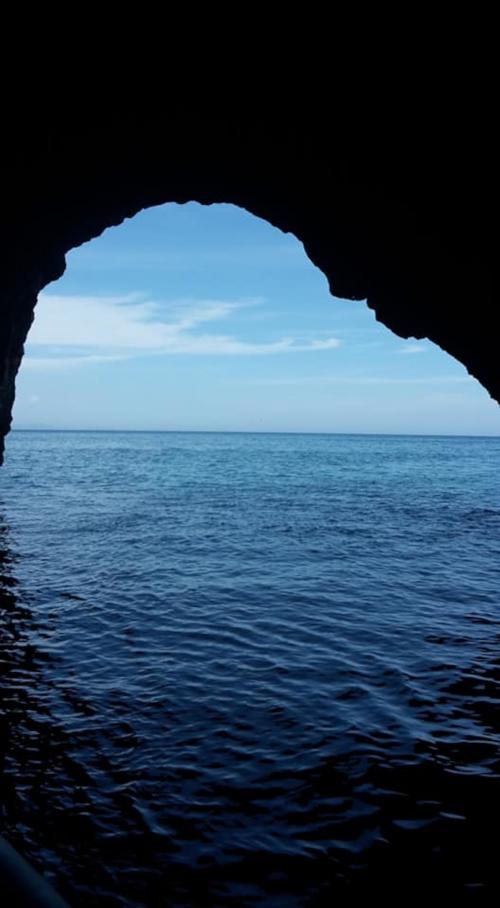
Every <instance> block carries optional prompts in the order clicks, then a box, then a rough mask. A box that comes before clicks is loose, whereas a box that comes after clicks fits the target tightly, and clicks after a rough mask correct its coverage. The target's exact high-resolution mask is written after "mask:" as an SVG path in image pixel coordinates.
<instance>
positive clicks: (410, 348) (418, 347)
mask: <svg viewBox="0 0 500 908" xmlns="http://www.w3.org/2000/svg"><path fill="white" fill-rule="evenodd" d="M428 350H429V347H428V346H427V344H406V346H405V347H400V349H399V350H398V353H409V354H412V353H427V352H428Z"/></svg>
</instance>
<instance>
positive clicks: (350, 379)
mask: <svg viewBox="0 0 500 908" xmlns="http://www.w3.org/2000/svg"><path fill="white" fill-rule="evenodd" d="M474 382H475V379H474V378H472V377H471V376H470V375H434V376H425V377H415V378H413V377H410V378H408V377H405V376H384V375H349V374H346V375H304V376H297V377H295V376H291V377H288V376H286V377H284V378H268V379H266V378H257V379H255V380H253V381H252V382H251V384H252V385H259V386H280V387H281V386H289V385H290V386H294V387H301V386H307V385H318V386H321V385H457V384H458V385H461V384H464V383H465V384H472V383H474ZM247 383H248V382H247Z"/></svg>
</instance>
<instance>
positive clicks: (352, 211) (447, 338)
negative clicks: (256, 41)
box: [0, 54, 500, 439]
mask: <svg viewBox="0 0 500 908" xmlns="http://www.w3.org/2000/svg"><path fill="white" fill-rule="evenodd" d="M485 57H487V55H486V54H485ZM443 65H444V64H443ZM455 77H456V73H455ZM486 77H487V73H486V74H485V73H483V72H480V73H479V74H477V79H478V84H479V82H481V80H482V82H481V85H482V88H481V91H479V90H478V91H477V92H475V91H474V89H473V86H471V85H466V86H465V87H464V86H463V85H461V84H458V82H457V81H456V78H455V82H453V83H452V85H451V88H450V85H448V84H446V85H445V84H444V81H443V84H441V85H437V84H434V83H431V80H429V85H428V86H420V85H418V86H417V87H414V88H413V90H412V91H411V92H410V91H409V89H408V90H406V89H405V90H403V89H401V90H400V94H399V96H398V97H396V96H394V99H393V101H392V102H388V101H387V100H384V99H385V97H386V96H385V95H378V96H377V94H376V92H373V93H372V96H371V97H370V98H368V97H365V98H364V100H363V101H360V99H355V98H354V97H352V96H350V97H348V98H345V99H344V102H343V104H340V103H339V98H338V93H337V95H336V96H335V98H334V100H332V101H329V105H327V106H326V107H322V108H321V109H318V110H313V109H312V108H311V109H310V110H308V109H307V107H305V106H304V105H300V104H297V105H296V109H294V110H293V111H292V112H287V111H285V110H283V109H282V108H276V110H273V112H272V115H269V116H267V115H266V114H265V113H264V112H263V111H262V110H260V111H259V112H258V113H256V112H255V110H254V112H251V110H250V109H249V110H247V111H245V110H244V109H242V108H241V105H240V108H241V109H237V108H234V111H235V112H232V111H233V108H230V107H229V106H228V109H227V110H226V111H224V110H223V108H222V105H221V106H220V107H219V109H218V110H217V111H215V110H212V109H210V110H209V109H208V107H207V108H206V109H204V110H193V109H189V110H187V111H185V112H184V113H183V114H177V115H176V114H172V112H171V111H169V112H168V113H167V112H166V113H162V112H161V111H162V108H158V110H157V111H156V112H155V114H154V115H150V114H147V113H145V112H141V111H137V110H134V109H125V110H123V109H122V110H118V109H117V108H116V104H115V106H114V107H113V108H112V109H111V111H108V112H107V113H106V116H98V115H97V113H94V114H92V115H89V113H88V112H87V113H86V114H85V115H83V114H82V112H81V111H77V112H76V113H75V114H74V115H73V116H71V115H70V114H63V115H61V114H60V111H58V116H57V118H55V117H54V119H53V122H50V121H49V119H48V118H44V119H43V120H42V119H41V117H39V118H38V119H37V118H36V117H34V118H33V119H31V120H30V114H29V112H26V111H25V110H24V109H23V110H22V111H20V112H18V113H17V115H16V117H15V118H14V120H13V122H12V124H7V125H8V129H7V130H6V132H5V134H6V135H7V136H8V140H6V141H5V142H4V143H3V145H2V151H1V155H2V159H3V160H2V168H1V170H0V174H1V176H0V179H1V183H2V210H1V227H0V243H1V248H2V252H3V260H4V263H3V265H2V268H1V272H0V274H1V311H2V317H1V324H0V439H3V436H4V435H5V434H6V433H7V432H8V430H9V426H10V419H11V409H12V404H13V400H14V382H15V376H16V372H17V370H18V368H19V364H20V361H21V358H22V353H23V342H24V340H25V337H26V334H27V331H28V329H29V326H30V324H31V321H32V317H33V309H34V306H35V303H36V298H37V294H38V293H39V291H40V290H41V289H42V288H43V287H44V286H45V285H46V284H47V283H49V282H50V281H53V280H55V279H56V278H58V277H59V276H60V275H61V274H62V273H63V271H64V268H65V258H64V257H65V254H66V253H67V252H68V250H69V249H71V248H72V247H74V246H77V245H79V244H81V243H83V242H85V241H87V240H89V239H91V238H92V237H95V236H97V235H98V234H100V233H101V232H102V231H103V230H104V229H105V228H106V227H109V226H111V225H113V224H119V223H120V222H121V221H123V219H124V218H127V217H131V216H133V215H134V214H135V213H136V212H138V211H139V210H140V209H142V208H145V207H147V206H151V205H158V204H161V203H165V202H187V201H189V200H196V201H198V202H201V203H204V204H211V203H215V202H231V203H234V204H236V205H239V206H241V207H243V208H245V209H247V210H248V211H250V212H252V213H253V214H255V215H258V216H260V217H262V218H265V219H266V220H267V221H269V222H270V223H271V224H274V225H275V226H276V227H278V228H280V229H281V230H284V231H291V232H292V233H294V234H295V235H296V236H297V237H298V238H299V239H300V240H301V241H302V242H303V244H304V247H305V250H306V253H307V255H308V256H309V258H310V259H311V260H312V261H313V262H314V263H315V264H316V265H317V266H318V267H319V268H321V270H322V271H323V272H324V274H325V275H326V277H327V279H328V281H329V284H330V288H331V290H332V292H333V293H334V294H336V295H338V296H342V297H347V298H351V299H353V300H356V299H357V300H360V299H364V298H367V299H368V305H369V306H370V307H371V308H372V309H374V310H375V312H376V316H377V318H378V319H379V321H381V322H383V323H384V324H385V325H387V327H388V328H390V329H391V330H392V331H394V332H396V333H397V334H398V335H400V336H401V337H416V338H424V337H426V338H429V339H430V340H432V341H434V342H435V343H436V344H438V345H439V346H440V347H442V348H443V349H444V350H446V351H447V352H449V353H450V354H451V355H452V356H454V357H456V358H457V359H458V360H460V361H461V362H462V363H463V364H464V365H465V366H466V367H467V369H468V370H469V372H470V373H471V374H472V375H474V376H475V377H476V378H477V379H478V380H479V381H480V382H481V383H482V384H483V385H484V387H485V388H487V389H488V391H489V393H490V394H491V395H492V396H493V397H494V398H496V399H497V400H500V374H499V368H498V353H497V341H496V335H495V332H494V328H493V325H494V321H493V319H494V311H493V306H494V302H493V278H494V265H493V262H494V256H495V254H496V248H495V246H494V240H493V237H494V230H493V229H492V219H493V212H495V211H496V206H495V200H494V197H493V187H494V185H495V181H494V177H495V172H496V151H495V147H494V144H493V140H492V137H493V130H494V126H495V124H494V118H491V116H490V102H489V100H488V94H487V89H486V88H485V87H484V86H487V84H488V79H487V78H486ZM450 84H451V83H450ZM381 98H382V100H381ZM158 111H160V112H158ZM228 111H231V112H228ZM332 111H333V112H332ZM4 119H6V118H5V117H4ZM332 305H333V303H332ZM75 343H78V338H75Z"/></svg>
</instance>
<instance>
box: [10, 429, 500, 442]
mask: <svg viewBox="0 0 500 908" xmlns="http://www.w3.org/2000/svg"><path fill="white" fill-rule="evenodd" d="M16 432H41V433H43V432H54V433H56V432H67V433H82V434H83V433H86V432H87V433H89V434H96V433H101V434H104V435H105V434H117V435H123V434H136V435H348V436H350V435H356V436H363V437H370V436H373V437H377V438H378V437H381V436H382V437H389V438H500V432H499V433H498V434H487V435H485V434H480V433H477V434H470V433H463V432H345V431H325V430H317V431H304V430H301V429H89V428H86V429H77V428H71V429H70V428H64V429H63V428H55V427H51V428H23V427H21V426H19V427H16V428H12V429H10V431H9V433H8V434H7V435H6V440H7V438H8V436H9V434H10V435H12V434H14V433H16Z"/></svg>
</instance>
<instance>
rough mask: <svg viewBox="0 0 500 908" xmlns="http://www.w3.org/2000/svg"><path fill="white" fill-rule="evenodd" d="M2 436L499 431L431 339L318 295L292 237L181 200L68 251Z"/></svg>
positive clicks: (39, 318)
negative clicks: (397, 331) (48, 431)
mask: <svg viewBox="0 0 500 908" xmlns="http://www.w3.org/2000/svg"><path fill="white" fill-rule="evenodd" d="M13 428H14V429H16V428H17V429H22V428H65V429H70V428H74V429H148V430H154V429H168V430H205V431H206V430H214V431H217V430H220V431H231V430H234V431H286V432H289V431H291V432H380V433H385V432H388V433H423V434H426V433H431V434H441V433H442V434H463V435H500V408H499V407H498V405H497V404H496V403H495V402H494V401H492V400H491V398H490V397H489V395H488V393H487V392H486V391H485V390H484V388H482V387H481V385H480V384H479V383H478V382H477V381H476V380H475V379H473V378H471V377H470V376H468V374H467V372H466V370H465V368H464V367H463V366H462V365H461V364H460V363H458V362H457V361H456V360H454V359H453V358H452V357H450V356H449V355H448V354H445V353H444V352H443V351H442V350H440V349H439V348H438V347H436V346H435V345H434V344H432V343H430V342H429V341H415V340H412V339H410V340H402V339H401V338H398V337H396V336H395V335H394V334H392V333H391V332H390V331H388V330H387V328H385V327H384V326H382V325H380V324H379V323H378V322H377V321H376V320H375V317H374V314H373V312H371V310H369V309H368V307H367V306H366V304H365V303H364V302H351V301H347V300H337V299H334V298H332V297H331V295H330V293H329V291H328V286H327V282H326V279H325V277H324V275H323V274H322V273H321V272H320V271H318V269H316V268H315V267H314V266H313V265H312V263H311V262H310V261H309V260H308V259H307V257H306V255H305V252H304V250H303V247H302V245H301V243H300V242H299V241H298V240H297V239H296V238H295V237H293V236H292V235H291V234H284V233H281V232H280V231H278V230H276V229H275V228H274V227H271V226H270V225H269V224H268V223H267V222H265V221H261V220H259V219H258V218H255V217H253V216H252V215H250V214H248V213H247V212H245V211H242V210H240V209H238V208H236V207H234V206H232V205H213V206H201V205H199V204H197V203H194V202H192V203H189V204H187V205H173V204H171V205H164V206H160V207H157V208H150V209H148V210H147V211H144V212H141V213H140V214H138V215H136V216H135V217H134V218H132V219H131V220H128V221H126V222H125V223H124V224H122V225H120V226H119V227H114V228H110V229H109V230H107V231H105V233H104V234H103V235H102V236H101V237H98V238H97V239H95V240H93V241H92V242H90V243H87V244H85V245H84V246H81V247H80V248H79V249H76V250H74V251H73V252H71V253H70V254H69V256H68V266H67V270H66V273H65V274H64V276H63V277H62V278H61V279H60V280H59V281H57V282H56V283H53V284H51V285H50V286H49V287H48V288H47V289H46V290H45V291H44V292H43V293H42V294H41V296H40V299H39V303H38V305H37V309H36V318H35V322H34V325H33V326H32V328H31V331H30V334H29V337H28V342H27V345H26V355H25V358H24V361H23V364H22V366H21V370H20V373H19V376H18V379H17V394H16V403H15V407H14V422H13Z"/></svg>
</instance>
